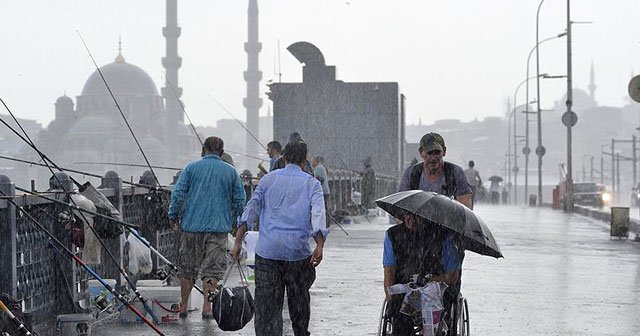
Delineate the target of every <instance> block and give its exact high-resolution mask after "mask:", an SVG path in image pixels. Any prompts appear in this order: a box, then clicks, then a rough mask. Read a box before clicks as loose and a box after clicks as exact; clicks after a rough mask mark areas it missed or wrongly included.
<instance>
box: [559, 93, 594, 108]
mask: <svg viewBox="0 0 640 336" xmlns="http://www.w3.org/2000/svg"><path fill="white" fill-rule="evenodd" d="M566 101H567V94H566V93H565V94H564V95H562V99H561V100H559V101H557V102H556V106H557V107H558V109H560V110H561V111H562V110H563V109H565V108H566V107H565V106H566ZM596 106H598V102H596V101H595V100H594V99H593V97H591V95H589V94H588V93H587V92H586V91H584V90H582V89H578V88H573V106H572V109H573V110H574V111H582V110H586V109H589V108H592V107H596Z"/></svg>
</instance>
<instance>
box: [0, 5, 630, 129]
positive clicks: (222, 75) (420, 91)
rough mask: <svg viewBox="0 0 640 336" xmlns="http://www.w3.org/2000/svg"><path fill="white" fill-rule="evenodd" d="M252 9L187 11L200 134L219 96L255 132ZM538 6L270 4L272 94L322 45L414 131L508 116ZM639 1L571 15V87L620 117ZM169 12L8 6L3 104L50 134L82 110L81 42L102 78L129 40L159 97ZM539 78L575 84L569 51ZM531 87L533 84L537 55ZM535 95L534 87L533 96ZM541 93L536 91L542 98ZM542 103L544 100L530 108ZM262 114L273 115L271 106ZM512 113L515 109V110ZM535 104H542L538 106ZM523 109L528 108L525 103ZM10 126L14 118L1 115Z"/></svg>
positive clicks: (546, 16)
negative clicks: (59, 120) (73, 108)
mask: <svg viewBox="0 0 640 336" xmlns="http://www.w3.org/2000/svg"><path fill="white" fill-rule="evenodd" d="M247 3H248V1H246V0H226V1H218V0H188V1H185V0H178V21H179V26H180V27H181V28H182V36H181V38H180V39H179V46H178V52H179V54H180V56H181V57H182V58H183V66H182V68H181V69H180V75H179V76H180V86H181V87H182V88H183V89H184V95H183V100H184V102H185V104H186V108H187V112H188V113H189V114H190V116H191V118H192V120H193V121H194V123H195V124H197V125H214V124H215V121H216V120H217V119H220V118H227V117H228V116H227V114H226V113H225V112H224V111H222V110H221V109H220V108H219V107H218V106H217V105H216V104H215V103H214V102H213V101H212V100H211V99H210V98H209V97H208V95H209V94H211V95H213V96H214V97H215V98H216V99H217V100H219V101H221V102H222V103H223V104H225V105H226V106H227V107H228V108H229V109H230V110H231V111H233V113H234V114H235V115H236V116H237V117H238V118H239V119H242V120H244V119H245V110H244V107H243V106H242V98H243V97H245V95H246V93H245V92H246V86H245V82H244V80H243V76H242V72H243V71H244V70H246V67H247V66H246V63H247V61H246V59H247V56H246V53H245V51H244V48H243V44H244V43H245V41H246V39H247V28H246V27H247V15H246V12H247ZM538 3H539V1H538V0H348V1H339V0H259V1H258V4H259V10H260V40H261V42H262V44H263V50H262V52H261V54H260V67H261V69H262V71H263V81H262V85H261V87H262V90H263V92H264V91H266V90H267V89H268V88H267V87H266V85H265V82H266V81H268V80H270V79H274V80H277V76H276V75H275V72H277V71H276V70H277V66H276V64H277V54H278V51H277V41H278V40H280V50H281V52H280V57H281V62H280V63H281V72H282V81H283V82H298V81H300V80H301V78H302V68H301V64H300V63H298V61H297V60H296V59H295V58H294V57H293V56H292V55H291V54H289V52H287V51H286V47H287V46H289V45H290V44H292V43H294V42H297V41H308V42H311V43H313V44H315V45H316V46H317V47H318V48H319V49H320V50H321V51H322V52H323V54H324V56H325V59H326V62H327V64H328V65H335V66H336V68H337V74H338V79H340V80H343V81H347V82H363V81H388V82H398V83H399V84H400V88H401V91H402V92H403V93H404V94H405V95H406V96H407V122H408V123H415V122H417V121H418V119H419V118H421V119H422V122H423V123H431V122H433V121H434V120H437V119H443V118H458V119H462V120H465V121H468V120H472V119H475V118H479V119H482V118H484V117H486V116H499V115H504V113H505V109H506V101H507V99H508V97H513V94H514V90H515V88H516V85H517V84H518V83H519V82H521V81H522V80H523V79H524V78H525V75H526V74H525V70H526V68H525V66H526V57H527V55H528V53H529V50H531V48H532V47H533V46H534V44H535V14H536V9H537V6H538ZM565 8H566V1H560V0H546V1H545V3H544V4H543V5H542V10H541V14H540V38H541V39H542V38H545V37H548V36H551V35H556V34H559V33H561V32H562V31H564V29H565V28H566V19H565V15H566V9H565ZM639 14H640V1H638V0H607V1H604V0H579V1H575V0H574V1H573V3H572V18H573V20H574V21H593V24H580V25H574V26H573V32H574V38H573V55H574V83H575V85H576V86H578V87H580V88H585V89H586V87H587V85H588V81H589V72H588V70H589V66H590V64H591V62H593V64H594V66H595V69H596V84H597V85H598V88H597V91H596V98H597V100H598V102H599V103H600V104H601V105H609V106H622V105H623V104H625V102H626V100H625V99H626V98H625V97H626V96H627V84H628V81H629V79H630V76H631V74H632V72H637V70H638V68H639V67H640V27H639V23H638V22H640V21H638V17H639ZM164 25H165V1H161V0H135V1H131V0H128V1H125V0H109V1H104V0H101V1H98V0H56V1H48V0H37V1H35V0H22V1H8V0H5V1H1V2H0V31H1V32H2V34H0V45H1V46H2V49H1V51H0V64H1V69H2V72H1V74H0V96H1V97H2V98H3V99H5V100H6V101H7V103H8V104H9V106H10V107H11V108H12V109H13V111H14V112H15V113H16V114H17V115H18V116H20V117H23V118H32V119H37V120H39V121H40V122H43V123H44V124H45V125H46V124H47V123H48V122H49V121H50V120H51V119H52V118H53V116H54V106H53V103H54V102H55V100H56V98H57V97H58V96H61V95H62V94H63V93H64V92H66V93H67V95H69V96H71V97H73V98H74V100H75V96H77V95H79V94H80V93H81V90H82V87H83V85H84V82H85V81H86V79H87V78H88V76H89V75H90V74H91V73H92V72H93V71H95V68H94V66H93V64H92V63H91V60H90V59H89V57H88V56H87V53H86V51H85V50H84V47H83V46H82V43H81V42H80V40H79V38H78V36H77V34H76V32H75V30H76V29H78V30H79V31H80V32H81V33H82V35H83V37H84V39H85V40H86V42H87V44H88V45H89V47H90V48H91V51H92V53H93V55H94V57H95V58H96V60H97V62H98V64H100V65H101V66H102V65H106V64H108V63H111V62H113V60H114V58H115V56H116V55H117V47H118V36H119V35H122V42H123V54H124V57H125V59H126V61H127V62H129V63H132V64H135V65H137V66H139V67H141V68H143V69H144V70H145V71H147V73H148V74H149V75H150V76H151V77H152V78H153V79H154V80H155V82H156V85H157V86H158V88H160V87H161V86H162V84H161V83H162V79H163V68H162V66H161V57H163V56H164V53H165V52H164V47H165V44H164V43H165V40H164V38H163V36H162V27H163V26H164ZM540 61H541V72H542V73H545V72H546V73H549V74H556V75H557V74H565V72H566V71H565V69H566V40H565V39H564V38H563V39H557V40H553V41H549V42H547V43H545V44H543V45H541V47H540ZM531 73H532V74H533V73H535V55H534V57H532V62H531ZM541 88H542V99H541V102H542V106H543V108H544V107H550V106H552V104H553V103H554V102H555V101H556V100H558V99H560V98H561V96H562V95H563V93H564V92H565V91H566V82H565V81H564V80H557V79H556V80H543V81H542V85H541ZM532 89H533V87H532ZM532 92H533V91H532ZM532 97H533V96H532ZM262 98H263V99H264V101H265V104H264V106H263V109H262V111H261V113H262V114H266V113H267V106H268V105H270V104H269V100H268V99H267V98H266V96H265V95H264V94H262ZM511 99H512V98H511ZM531 99H533V98H531ZM518 102H519V103H522V102H524V90H521V92H520V95H519V97H518ZM0 113H6V111H0Z"/></svg>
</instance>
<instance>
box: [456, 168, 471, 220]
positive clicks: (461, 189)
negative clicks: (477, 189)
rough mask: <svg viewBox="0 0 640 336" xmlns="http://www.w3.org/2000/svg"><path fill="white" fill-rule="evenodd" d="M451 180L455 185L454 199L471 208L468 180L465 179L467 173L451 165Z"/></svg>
mask: <svg viewBox="0 0 640 336" xmlns="http://www.w3.org/2000/svg"><path fill="white" fill-rule="evenodd" d="M453 167H454V170H453V178H454V180H453V182H454V184H455V186H456V194H457V195H455V199H456V201H458V202H460V203H462V204H464V205H465V206H466V207H467V208H469V209H472V206H471V187H470V186H469V181H467V175H465V174H464V170H463V169H462V168H460V167H459V166H455V165H454V166H453Z"/></svg>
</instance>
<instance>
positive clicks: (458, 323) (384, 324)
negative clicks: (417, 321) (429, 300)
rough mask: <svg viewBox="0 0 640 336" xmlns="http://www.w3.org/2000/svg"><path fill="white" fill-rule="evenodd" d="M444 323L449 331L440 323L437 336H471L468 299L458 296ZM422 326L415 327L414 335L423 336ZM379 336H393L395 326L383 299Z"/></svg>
mask: <svg viewBox="0 0 640 336" xmlns="http://www.w3.org/2000/svg"><path fill="white" fill-rule="evenodd" d="M444 321H445V322H446V324H447V326H448V327H449V331H448V332H445V331H444V330H442V327H443V324H442V323H440V326H439V327H438V328H439V329H438V330H437V331H436V334H435V335H436V336H469V335H471V333H470V330H469V305H468V304H467V299H466V298H465V297H464V296H462V293H459V294H458V297H457V299H456V301H455V302H454V303H453V305H452V306H451V311H450V312H449V314H445V317H444ZM422 334H423V333H422V326H414V333H413V334H412V335H422ZM377 335H378V336H393V335H394V333H393V324H392V321H391V318H390V317H389V316H388V312H387V300H386V299H383V302H382V310H381V312H380V324H379V325H378V333H377Z"/></svg>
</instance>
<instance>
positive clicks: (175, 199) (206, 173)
mask: <svg viewBox="0 0 640 336" xmlns="http://www.w3.org/2000/svg"><path fill="white" fill-rule="evenodd" d="M223 147H224V143H223V141H222V139H220V138H218V137H208V138H207V139H205V141H204V145H203V146H202V158H201V159H200V160H198V161H194V162H191V163H189V164H188V165H187V166H186V167H185V168H184V170H183V171H182V174H180V177H179V178H178V182H177V183H176V185H175V187H174V188H173V192H172V193H171V203H169V211H168V216H169V223H170V224H171V226H172V227H173V228H174V229H175V230H178V229H179V228H178V226H180V228H181V229H182V234H181V237H180V250H179V259H178V267H179V269H180V271H179V274H178V277H179V278H180V291H181V299H182V301H181V303H180V317H186V316H187V306H188V300H189V294H191V289H193V284H194V282H195V279H196V277H197V276H198V271H200V269H201V272H202V284H203V291H204V293H209V292H210V291H213V290H214V289H215V288H216V286H217V284H218V281H219V280H221V279H222V277H223V276H224V272H225V270H226V267H227V264H226V254H227V235H228V233H229V232H230V231H231V228H232V223H233V219H234V218H236V216H238V215H239V214H240V213H242V207H243V206H244V203H245V194H244V189H243V187H242V182H241V181H240V176H238V173H237V172H236V170H235V169H234V168H233V167H232V166H231V165H229V164H227V163H225V162H224V161H222V159H221V158H220V156H221V155H222V154H223V152H224V151H223ZM205 297H206V295H205ZM202 317H203V318H212V317H213V315H212V313H211V303H210V302H209V301H207V300H206V299H205V300H204V304H203V306H202Z"/></svg>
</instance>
